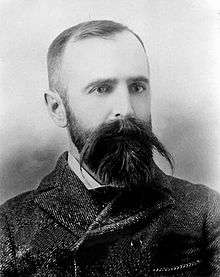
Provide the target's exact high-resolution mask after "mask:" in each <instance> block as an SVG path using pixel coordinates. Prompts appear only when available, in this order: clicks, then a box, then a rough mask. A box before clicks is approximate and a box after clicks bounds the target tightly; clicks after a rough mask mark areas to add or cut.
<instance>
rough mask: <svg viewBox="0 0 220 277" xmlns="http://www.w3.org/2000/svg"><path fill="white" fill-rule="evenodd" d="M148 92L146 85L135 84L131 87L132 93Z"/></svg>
mask: <svg viewBox="0 0 220 277" xmlns="http://www.w3.org/2000/svg"><path fill="white" fill-rule="evenodd" d="M145 90H146V85H145V84H142V83H133V84H131V85H130V91H131V93H142V92H144V91H145Z"/></svg>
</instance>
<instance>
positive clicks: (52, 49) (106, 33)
mask: <svg viewBox="0 0 220 277" xmlns="http://www.w3.org/2000/svg"><path fill="white" fill-rule="evenodd" d="M125 31H127V32H129V33H131V34H133V35H134V36H135V37H136V38H137V39H138V40H139V42H140V43H141V45H142V47H143V49H144V51H145V53H146V50H145V47H144V44H143V41H142V40H141V39H140V37H139V36H138V35H137V34H136V33H135V32H133V31H132V30H131V29H130V28H128V27H127V26H125V25H123V24H121V23H117V22H114V21H110V20H94V21H86V22H82V23H79V24H77V25H75V26H72V27H70V28H68V29H66V30H64V31H63V32H61V33H60V34H59V35H58V36H57V37H56V38H55V39H54V40H53V41H52V43H51V44H50V46H49V49H48V53H47V68H48V80H49V88H50V89H51V90H52V91H56V92H58V93H59V94H60V95H61V96H62V95H63V94H65V91H64V90H65V88H64V87H63V84H62V81H61V80H60V78H61V72H60V71H61V67H62V60H63V55H64V51H65V49H66V47H67V45H68V44H69V42H70V41H71V42H77V41H81V40H86V39H88V38H102V39H109V38H111V37H114V36H115V35H117V34H119V33H122V32H125Z"/></svg>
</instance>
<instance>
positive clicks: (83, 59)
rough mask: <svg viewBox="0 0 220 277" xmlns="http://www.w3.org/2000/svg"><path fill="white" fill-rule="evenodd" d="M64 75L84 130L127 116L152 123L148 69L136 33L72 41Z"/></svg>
mask: <svg viewBox="0 0 220 277" xmlns="http://www.w3.org/2000/svg"><path fill="white" fill-rule="evenodd" d="M62 73H63V78H64V82H65V85H66V86H67V94H68V105H69V107H70V109H71V111H72V112H73V113H74V116H75V118H76V119H77V121H78V123H79V126H81V127H82V128H83V129H84V130H95V129H96V128H97V127H98V126H99V125H100V124H102V123H108V122H110V121H111V120H115V119H117V118H123V117H124V116H126V115H133V116H135V117H137V118H138V119H141V120H144V121H149V119H150V89H149V66H148V61H147V57H146V54H145V52H144V49H143V47H142V45H141V44H140V42H139V41H138V40H137V38H136V37H135V36H134V35H133V34H131V33H129V32H123V33H119V34H117V35H115V36H113V37H112V38H107V39H103V38H89V39H85V40H82V41H78V42H76V43H75V42H71V41H70V42H69V43H68V45H67V47H66V49H65V53H64V58H63V66H62Z"/></svg>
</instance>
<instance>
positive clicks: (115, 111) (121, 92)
mask: <svg viewBox="0 0 220 277" xmlns="http://www.w3.org/2000/svg"><path fill="white" fill-rule="evenodd" d="M132 114H134V110H133V107H132V102H131V97H130V93H129V90H128V88H127V86H125V85H121V86H119V87H118V89H117V90H116V91H115V95H114V101H113V103H112V119H119V118H123V117H125V116H126V115H132Z"/></svg>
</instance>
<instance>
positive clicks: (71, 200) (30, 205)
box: [0, 153, 220, 277]
mask: <svg viewBox="0 0 220 277" xmlns="http://www.w3.org/2000/svg"><path fill="white" fill-rule="evenodd" d="M0 276H35V277H36V276H51V277H52V276H77V277H79V276H80V277H84V276H85V277H86V276H89V277H90V276H91V277H99V276H100V277H101V276H103V277H110V276H111V277H112V276H113V277H114V276H115V277H117V276H118V277H122V276H123V277H129V276H130V277H135V276H140V277H141V276H216V277H217V276H220V196H219V194H218V193H216V192H215V191H213V190H211V189H209V188H207V187H206V186H203V185H194V184H191V183H189V182H187V181H184V180H180V179H177V178H174V177H171V176H167V175H165V174H164V173H163V172H162V171H161V170H160V169H159V168H158V167H157V166H156V165H155V168H154V179H153V186H152V189H147V188H146V189H142V190H139V191H138V190H137V191H136V192H132V193H129V192H125V191H117V190H114V189H111V188H107V189H105V188H97V189H94V190H92V191H91V190H87V189H86V187H85V186H84V185H83V183H82V182H81V181H80V180H79V178H78V177H77V176H76V175H75V174H74V173H73V172H72V171H71V170H70V168H69V166H68V163H67V153H64V154H63V155H62V156H61V157H60V158H59V160H58V162H57V165H56V168H55V169H54V171H53V172H52V173H50V174H49V175H48V176H46V177H45V178H44V179H43V180H42V182H41V184H40V185H39V187H38V188H37V189H36V190H33V191H29V192H26V193H23V194H21V195H18V196H17V197H15V198H13V199H11V200H9V201H7V202H6V203H5V204H3V205H2V206H1V208H0Z"/></svg>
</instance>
